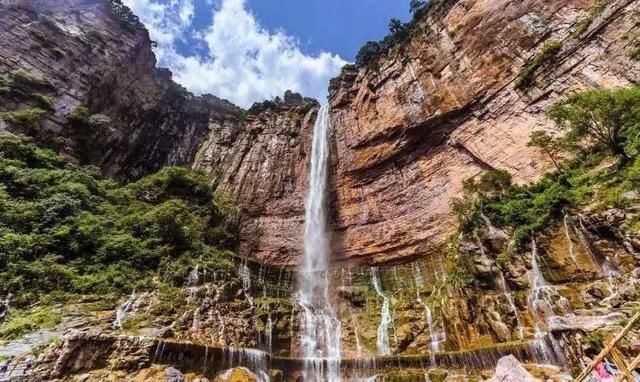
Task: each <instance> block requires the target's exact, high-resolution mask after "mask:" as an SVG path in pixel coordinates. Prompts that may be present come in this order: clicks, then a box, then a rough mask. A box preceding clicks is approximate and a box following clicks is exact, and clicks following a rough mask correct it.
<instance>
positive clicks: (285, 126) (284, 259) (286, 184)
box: [194, 100, 318, 266]
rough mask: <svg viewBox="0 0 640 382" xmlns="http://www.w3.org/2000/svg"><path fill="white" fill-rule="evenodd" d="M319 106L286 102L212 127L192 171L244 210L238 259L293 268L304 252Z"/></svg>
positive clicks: (303, 102) (301, 102) (312, 103)
mask: <svg viewBox="0 0 640 382" xmlns="http://www.w3.org/2000/svg"><path fill="white" fill-rule="evenodd" d="M317 111H318V104H317V102H315V101H312V100H300V101H296V102H291V103H284V104H281V105H278V106H275V107H273V108H270V109H268V110H266V111H263V112H261V113H260V114H258V115H253V116H249V117H248V119H247V121H246V122H245V123H243V124H241V125H238V124H228V123H227V124H212V127H211V129H210V131H209V135H208V136H207V138H206V139H205V142H204V144H203V145H202V146H201V147H200V150H199V151H198V153H197V155H196V158H195V161H194V168H196V169H199V170H202V171H204V172H205V173H207V174H208V175H209V177H210V178H211V179H212V182H213V185H214V188H215V190H216V192H218V193H222V194H227V195H229V197H230V198H231V199H232V200H234V201H236V202H237V203H238V204H239V206H240V208H241V209H242V219H241V221H240V248H239V253H240V255H242V256H249V257H252V258H253V259H255V260H257V261H259V262H262V263H265V264H270V265H289V266H291V265H295V264H296V263H297V261H298V255H299V254H301V253H302V248H303V245H302V244H303V237H304V201H305V194H306V190H307V183H308V177H309V176H308V173H309V168H308V167H309V154H308V153H310V152H311V139H312V136H313V126H314V123H315V119H316V115H317Z"/></svg>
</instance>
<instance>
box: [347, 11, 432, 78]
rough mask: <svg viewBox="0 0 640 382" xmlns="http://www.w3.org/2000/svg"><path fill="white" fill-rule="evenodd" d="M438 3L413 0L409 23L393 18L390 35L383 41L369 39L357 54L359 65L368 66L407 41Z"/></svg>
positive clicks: (390, 24) (390, 23)
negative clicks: (411, 15)
mask: <svg viewBox="0 0 640 382" xmlns="http://www.w3.org/2000/svg"><path fill="white" fill-rule="evenodd" d="M436 3H437V1H436V0H429V1H427V0H425V1H421V0H413V1H411V3H410V10H411V13H412V14H413V18H412V19H411V21H409V22H408V23H402V22H401V21H400V20H398V19H391V21H390V22H389V35H388V36H386V37H385V38H384V39H382V40H381V41H369V42H367V43H366V44H364V46H363V47H362V48H360V51H359V52H358V54H357V55H356V65H357V66H367V65H370V64H371V63H373V62H375V60H377V59H378V57H380V56H382V55H384V54H387V53H388V52H389V51H390V50H391V49H392V48H393V47H395V46H398V45H399V44H402V43H404V42H406V41H407V40H408V39H409V37H411V36H412V35H414V34H416V33H418V32H419V30H420V26H419V25H418V24H419V21H420V20H421V19H422V18H423V17H424V16H425V15H426V14H427V13H428V12H429V10H430V9H431V8H432V7H433V6H434V5H435V4H436Z"/></svg>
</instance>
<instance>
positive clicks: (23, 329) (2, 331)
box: [0, 306, 60, 341]
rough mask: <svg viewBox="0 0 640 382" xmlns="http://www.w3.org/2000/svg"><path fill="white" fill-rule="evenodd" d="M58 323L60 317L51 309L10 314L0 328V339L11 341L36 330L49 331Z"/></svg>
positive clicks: (39, 308) (37, 309) (44, 308)
mask: <svg viewBox="0 0 640 382" xmlns="http://www.w3.org/2000/svg"><path fill="white" fill-rule="evenodd" d="M59 323H60V315H59V314H56V313H55V312H54V311H53V309H52V308H51V307H46V306H45V307H37V308H34V309H31V310H23V311H18V312H12V314H11V316H10V319H9V321H7V322H6V323H4V324H3V325H2V326H0V339H2V340H5V341H7V340H13V339H15V338H19V337H20V336H21V335H23V334H25V333H29V332H33V331H34V330H38V329H51V328H53V327H54V326H56V325H57V324H59Z"/></svg>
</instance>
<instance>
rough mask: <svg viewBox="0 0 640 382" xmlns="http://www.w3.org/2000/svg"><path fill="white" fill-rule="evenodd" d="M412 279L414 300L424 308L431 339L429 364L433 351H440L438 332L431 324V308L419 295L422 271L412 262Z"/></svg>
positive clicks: (433, 358)
mask: <svg viewBox="0 0 640 382" xmlns="http://www.w3.org/2000/svg"><path fill="white" fill-rule="evenodd" d="M413 279H414V282H415V285H416V301H418V304H420V305H422V307H423V308H424V317H425V320H426V321H427V326H428V327H429V337H430V339H431V343H430V348H431V355H430V357H431V364H432V365H435V363H436V358H435V353H437V352H439V351H440V341H441V340H440V333H438V332H436V327H435V325H434V324H433V313H432V312H431V308H430V307H429V305H427V303H426V302H424V301H423V300H422V297H420V288H422V287H423V286H424V278H423V277H422V271H421V270H420V267H419V266H418V265H417V264H416V263H414V264H413ZM436 279H437V275H436ZM434 292H435V289H434Z"/></svg>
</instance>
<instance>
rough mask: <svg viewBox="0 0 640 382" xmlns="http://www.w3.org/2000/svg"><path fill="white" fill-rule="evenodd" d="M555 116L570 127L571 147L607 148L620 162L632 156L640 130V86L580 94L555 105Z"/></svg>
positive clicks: (586, 148)
mask: <svg viewBox="0 0 640 382" xmlns="http://www.w3.org/2000/svg"><path fill="white" fill-rule="evenodd" d="M549 115H550V116H551V118H552V119H553V120H554V121H555V122H556V123H557V124H558V125H559V126H562V127H564V128H566V129H567V131H568V132H567V134H566V136H565V137H564V141H565V142H566V143H567V144H569V145H570V146H571V147H576V148H577V149H581V150H589V151H604V152H606V153H608V154H610V155H613V156H615V157H616V158H617V159H618V161H619V163H620V165H624V164H626V163H628V162H629V161H630V160H631V157H630V155H631V152H635V151H637V149H638V144H639V140H638V137H639V134H640V87H632V88H627V89H620V90H616V91H609V90H593V91H588V92H584V93H580V94H576V95H574V96H572V97H571V98H569V99H568V100H567V101H566V102H563V103H560V104H558V105H556V106H555V107H553V108H552V109H551V112H550V113H549Z"/></svg>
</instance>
